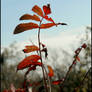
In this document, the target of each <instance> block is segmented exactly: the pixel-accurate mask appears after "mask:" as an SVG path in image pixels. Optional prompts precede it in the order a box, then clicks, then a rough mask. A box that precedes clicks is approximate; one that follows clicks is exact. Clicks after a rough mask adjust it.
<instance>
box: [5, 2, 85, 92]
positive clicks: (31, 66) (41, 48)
mask: <svg viewBox="0 0 92 92" xmlns="http://www.w3.org/2000/svg"><path fill="white" fill-rule="evenodd" d="M32 11H33V12H34V14H33V15H31V14H24V15H23V16H21V17H20V20H34V21H36V23H34V22H29V23H21V24H18V25H17V26H16V28H15V30H14V32H13V34H19V33H22V32H24V31H28V30H32V29H35V30H37V31H38V35H37V37H38V45H34V44H32V45H27V46H25V49H23V52H24V53H32V52H37V53H36V54H31V55H29V56H27V57H25V58H24V59H23V60H22V61H21V62H20V63H19V64H18V65H17V71H19V70H23V69H27V71H26V72H25V74H24V80H23V85H22V88H19V89H15V88H14V86H13V85H12V86H11V90H4V92H28V91H29V90H28V88H29V87H30V86H33V85H35V86H37V85H39V84H40V82H38V83H33V84H30V83H29V81H28V80H27V75H28V74H29V72H31V71H34V72H35V70H36V67H37V66H39V67H41V68H42V73H43V89H44V91H45V92H51V85H60V84H61V88H63V86H64V83H65V81H66V79H67V77H68V75H69V73H70V71H71V69H72V67H73V66H74V65H76V60H78V61H80V58H79V57H78V55H79V53H80V51H81V50H82V48H86V44H83V45H82V46H81V47H80V48H78V49H77V50H76V51H75V56H74V61H73V62H72V65H71V66H70V67H69V70H68V71H67V73H66V76H65V77H64V78H61V79H60V80H55V81H51V78H52V77H53V76H54V71H53V69H52V67H51V66H50V65H47V69H48V72H47V70H46V66H45V65H44V63H43V57H42V53H45V58H47V57H48V52H47V47H46V45H45V44H44V43H43V42H41V40H40V31H41V29H48V28H51V27H53V26H56V27H57V26H58V25H67V24H66V23H55V21H54V20H53V19H52V18H51V17H49V16H48V15H49V14H51V8H50V4H47V5H44V6H43V9H41V8H40V7H39V6H38V5H35V6H33V8H32ZM43 20H47V23H43ZM37 22H38V24H37ZM32 91H33V92H34V90H32Z"/></svg>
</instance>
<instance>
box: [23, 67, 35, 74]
mask: <svg viewBox="0 0 92 92" xmlns="http://www.w3.org/2000/svg"><path fill="white" fill-rule="evenodd" d="M35 69H36V66H31V67H29V69H28V70H27V72H26V73H25V75H27V74H28V73H29V72H30V71H31V70H35Z"/></svg>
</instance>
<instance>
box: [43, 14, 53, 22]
mask: <svg viewBox="0 0 92 92" xmlns="http://www.w3.org/2000/svg"><path fill="white" fill-rule="evenodd" d="M44 18H45V19H46V20H48V21H50V22H53V23H55V22H54V20H53V19H52V18H51V17H50V18H49V17H48V16H45V17H44Z"/></svg>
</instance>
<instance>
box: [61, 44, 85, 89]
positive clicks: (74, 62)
mask: <svg viewBox="0 0 92 92" xmlns="http://www.w3.org/2000/svg"><path fill="white" fill-rule="evenodd" d="M82 48H86V44H85V43H84V44H83V45H82V46H81V47H80V48H78V49H77V50H76V51H75V53H76V55H75V56H74V57H75V58H74V60H73V62H72V64H71V65H70V66H69V69H68V71H67V73H66V75H65V77H64V81H63V82H62V84H61V89H62V88H63V86H64V83H65V81H66V79H67V77H68V76H69V73H70V72H71V70H72V68H73V66H74V65H75V64H76V57H78V55H79V53H80V52H81V50H82Z"/></svg>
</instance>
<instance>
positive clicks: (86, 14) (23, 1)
mask: <svg viewBox="0 0 92 92" xmlns="http://www.w3.org/2000/svg"><path fill="white" fill-rule="evenodd" d="M48 3H50V5H51V10H52V14H51V15H49V16H51V17H52V18H53V19H54V20H55V21H56V22H65V23H67V24H68V26H63V27H62V26H58V27H52V28H50V29H46V30H42V31H41V32H42V34H45V33H47V34H48V35H51V36H53V35H56V34H59V33H60V32H61V31H63V30H64V31H65V30H71V29H74V28H77V27H80V26H85V25H90V24H91V0H1V45H2V46H7V45H9V44H10V43H12V42H14V41H23V40H25V39H27V38H29V37H30V36H32V35H37V34H36V33H37V30H29V31H26V32H23V33H20V34H18V35H13V31H14V29H15V27H16V25H18V24H19V23H21V22H23V21H19V18H20V17H21V16H22V15H23V14H25V13H30V14H33V12H32V11H31V9H32V7H33V6H34V5H38V6H40V7H42V6H43V5H45V4H48ZM72 33H76V32H72V31H71V34H72Z"/></svg>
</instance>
